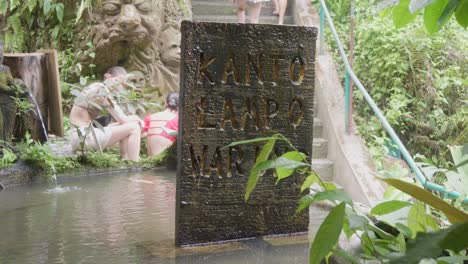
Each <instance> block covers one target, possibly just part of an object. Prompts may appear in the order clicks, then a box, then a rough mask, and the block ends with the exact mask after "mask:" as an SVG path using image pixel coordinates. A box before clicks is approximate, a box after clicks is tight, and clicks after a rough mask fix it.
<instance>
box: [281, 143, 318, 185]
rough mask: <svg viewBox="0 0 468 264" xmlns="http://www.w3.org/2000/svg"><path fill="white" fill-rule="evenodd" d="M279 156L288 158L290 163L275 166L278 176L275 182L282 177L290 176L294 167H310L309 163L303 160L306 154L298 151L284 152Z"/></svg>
mask: <svg viewBox="0 0 468 264" xmlns="http://www.w3.org/2000/svg"><path fill="white" fill-rule="evenodd" d="M280 158H283V159H286V160H289V161H290V163H291V165H290V166H287V167H276V175H277V176H278V180H277V181H276V183H277V184H278V183H279V182H280V181H281V180H282V179H285V178H287V177H289V176H291V175H292V174H293V173H294V171H295V170H296V169H298V168H303V167H307V166H309V167H310V165H309V164H307V163H304V162H303V161H304V160H305V158H306V155H305V154H304V153H302V152H299V151H289V152H286V153H284V154H283V155H281V157H280ZM293 163H294V164H295V166H293V165H292V164H293Z"/></svg>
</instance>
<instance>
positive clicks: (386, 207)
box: [371, 200, 413, 215]
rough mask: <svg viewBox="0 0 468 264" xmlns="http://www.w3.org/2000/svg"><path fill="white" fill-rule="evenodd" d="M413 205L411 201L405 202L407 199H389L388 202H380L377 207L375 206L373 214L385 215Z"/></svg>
mask: <svg viewBox="0 0 468 264" xmlns="http://www.w3.org/2000/svg"><path fill="white" fill-rule="evenodd" d="M411 205H413V204H412V203H410V202H405V201H398V200H394V201H387V202H383V203H380V204H378V205H376V206H375V207H373V208H372V210H371V214H373V215H385V214H389V213H392V212H395V211H397V210H400V209H401V208H403V207H406V206H411Z"/></svg>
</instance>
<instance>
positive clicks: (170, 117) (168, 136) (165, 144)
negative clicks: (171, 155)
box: [144, 92, 179, 157]
mask: <svg viewBox="0 0 468 264" xmlns="http://www.w3.org/2000/svg"><path fill="white" fill-rule="evenodd" d="M165 108H166V109H165V110H164V111H162V112H158V113H155V114H152V115H149V116H147V117H146V118H145V119H144V123H145V125H144V131H145V133H144V136H147V138H148V144H147V148H148V156H150V157H154V156H157V155H159V154H161V153H162V152H163V151H164V150H166V149H167V148H169V147H170V146H171V145H172V144H173V143H174V142H175V141H176V139H177V137H176V136H175V135H174V134H176V133H177V131H178V130H179V93H177V92H172V93H170V94H169V95H168V96H167V97H166V101H165Z"/></svg>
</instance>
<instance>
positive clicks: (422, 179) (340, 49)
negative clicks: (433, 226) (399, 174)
mask: <svg viewBox="0 0 468 264" xmlns="http://www.w3.org/2000/svg"><path fill="white" fill-rule="evenodd" d="M324 17H326V19H327V22H328V25H329V26H330V29H331V32H332V34H333V38H334V39H335V42H336V44H337V47H338V52H339V53H340V57H341V59H342V60H343V63H344V65H345V69H346V73H347V74H349V77H350V78H351V79H352V80H353V81H354V84H355V85H356V86H357V87H358V89H359V91H361V93H362V94H363V96H364V99H366V101H367V103H368V104H369V106H370V107H371V108H372V110H373V111H374V113H375V115H376V116H377V118H379V120H380V122H381V123H382V125H383V126H384V128H385V130H386V131H387V133H388V134H389V135H390V137H391V138H392V139H393V141H394V142H395V144H396V145H397V146H398V148H399V149H400V151H401V154H402V155H403V158H404V159H405V161H406V163H407V164H408V166H409V167H410V168H411V170H413V172H414V173H415V174H416V177H417V179H418V180H419V182H420V183H421V184H422V185H423V186H424V187H426V188H428V189H431V190H435V191H438V192H441V193H443V194H444V195H447V196H449V197H454V198H459V197H460V194H459V193H458V192H455V191H447V190H446V189H444V187H442V186H441V185H439V184H435V183H432V182H429V181H428V180H427V179H426V177H425V176H424V175H423V173H422V172H421V170H420V169H419V167H418V166H417V165H416V163H415V162H414V160H413V158H412V157H411V155H410V154H409V152H408V150H407V149H406V147H405V146H404V145H403V143H402V142H401V140H400V138H399V137H398V136H397V134H396V133H395V131H394V130H393V128H392V127H391V126H390V124H389V123H388V121H387V119H385V116H384V115H383V114H382V112H381V111H380V109H379V107H378V106H377V104H376V103H375V102H374V100H372V97H371V96H370V95H369V93H368V92H367V91H366V89H365V88H364V86H363V85H362V83H361V81H359V79H358V78H357V77H356V74H354V72H353V70H352V69H351V66H350V65H349V61H348V59H347V57H346V54H345V51H344V49H343V45H342V44H341V41H340V38H339V37H338V33H337V32H336V29H335V26H334V24H333V21H332V19H331V17H330V13H329V12H328V8H327V5H326V4H325V0H320V54H323V43H324V33H323V32H324V31H323V30H324V26H325V22H324V20H325V18H324ZM350 96H351V95H350ZM463 202H464V203H468V197H466V198H465V199H464V200H463Z"/></svg>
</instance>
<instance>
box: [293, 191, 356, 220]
mask: <svg viewBox="0 0 468 264" xmlns="http://www.w3.org/2000/svg"><path fill="white" fill-rule="evenodd" d="M324 200H329V201H340V202H346V203H349V204H352V203H353V201H352V200H351V199H350V198H349V197H348V195H347V194H346V193H344V192H343V191H340V190H331V191H324V192H318V193H314V194H308V195H305V196H303V197H302V198H301V199H300V200H299V206H298V207H297V209H296V213H295V214H294V215H297V214H298V213H300V212H302V211H303V210H304V209H306V208H307V207H309V206H310V205H311V204H312V203H314V202H318V201H324Z"/></svg>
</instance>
